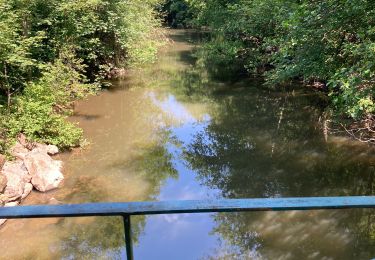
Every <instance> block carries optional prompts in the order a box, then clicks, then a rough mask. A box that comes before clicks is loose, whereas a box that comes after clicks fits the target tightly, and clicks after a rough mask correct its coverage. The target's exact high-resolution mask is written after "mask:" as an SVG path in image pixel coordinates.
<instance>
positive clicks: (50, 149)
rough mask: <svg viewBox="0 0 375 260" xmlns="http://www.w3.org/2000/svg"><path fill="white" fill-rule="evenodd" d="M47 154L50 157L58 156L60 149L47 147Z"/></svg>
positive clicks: (52, 146) (51, 146)
mask: <svg viewBox="0 0 375 260" xmlns="http://www.w3.org/2000/svg"><path fill="white" fill-rule="evenodd" d="M47 153H48V154H49V155H56V154H58V153H59V148H58V147H57V146H56V145H52V144H50V145H47Z"/></svg>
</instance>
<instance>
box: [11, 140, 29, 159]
mask: <svg viewBox="0 0 375 260" xmlns="http://www.w3.org/2000/svg"><path fill="white" fill-rule="evenodd" d="M29 152H30V151H29V150H28V149H27V148H25V147H24V146H23V145H22V144H20V143H19V142H17V143H16V144H15V145H14V146H13V147H12V148H11V149H10V153H11V155H13V156H14V157H16V158H18V159H20V160H24V159H25V156H26V155H27V154H28V153H29Z"/></svg>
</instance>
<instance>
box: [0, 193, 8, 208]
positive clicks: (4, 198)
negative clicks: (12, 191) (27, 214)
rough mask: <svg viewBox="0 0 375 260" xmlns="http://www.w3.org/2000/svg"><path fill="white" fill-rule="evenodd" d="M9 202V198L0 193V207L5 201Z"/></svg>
mask: <svg viewBox="0 0 375 260" xmlns="http://www.w3.org/2000/svg"><path fill="white" fill-rule="evenodd" d="M8 202H9V198H8V197H7V196H5V195H4V194H0V207H1V206H4V205H5V203H8Z"/></svg>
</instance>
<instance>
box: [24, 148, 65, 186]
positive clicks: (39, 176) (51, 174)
mask: <svg viewBox="0 0 375 260" xmlns="http://www.w3.org/2000/svg"><path fill="white" fill-rule="evenodd" d="M24 163H25V165H26V168H27V170H28V172H29V174H30V175H31V183H32V184H33V186H34V187H35V188H36V189H37V190H39V191H42V192H46V191H49V190H52V189H55V188H58V186H59V185H60V183H61V182H62V180H63V179H64V176H63V174H62V173H61V168H62V162H61V161H56V160H53V159H52V158H51V157H50V156H49V155H48V154H47V153H45V152H44V151H42V150H41V149H35V150H33V151H31V152H30V153H28V154H27V155H26V157H25V160H24Z"/></svg>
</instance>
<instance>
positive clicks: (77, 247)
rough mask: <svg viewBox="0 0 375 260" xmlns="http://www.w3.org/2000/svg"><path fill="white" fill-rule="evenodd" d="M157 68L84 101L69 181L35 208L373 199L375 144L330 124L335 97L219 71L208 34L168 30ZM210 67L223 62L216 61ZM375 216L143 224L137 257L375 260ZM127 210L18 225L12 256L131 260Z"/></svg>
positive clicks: (254, 216)
mask: <svg viewBox="0 0 375 260" xmlns="http://www.w3.org/2000/svg"><path fill="white" fill-rule="evenodd" d="M169 35H170V37H171V39H173V41H174V42H173V43H171V44H170V45H168V46H167V47H166V48H165V49H164V50H162V51H161V53H160V59H159V61H158V62H157V63H156V64H153V65H150V66H149V67H146V68H144V69H142V70H140V71H133V72H129V75H128V76H127V77H126V78H125V79H123V80H119V81H116V82H113V86H112V87H111V88H109V89H108V90H106V91H104V92H103V93H101V94H100V95H98V96H93V97H90V98H89V99H88V100H86V101H83V102H79V103H78V104H77V106H76V112H75V115H74V116H73V117H72V118H71V120H72V121H75V122H78V123H79V124H80V126H81V127H82V128H83V129H84V130H85V136H86V138H87V140H88V142H90V145H88V146H87V147H86V148H85V149H83V150H76V151H74V152H71V153H67V154H63V155H61V156H60V158H61V159H62V160H63V161H64V163H65V168H64V174H65V177H66V180H65V182H64V185H63V187H62V188H60V189H58V190H56V191H53V192H50V193H47V194H40V193H37V192H33V193H32V195H31V196H30V197H29V198H28V199H27V200H26V202H25V203H26V204H40V203H82V202H99V201H149V200H187V199H206V198H253V197H254V198H259V197H296V196H349V195H374V187H375V186H374V184H375V182H374V174H375V153H374V150H373V148H370V147H368V146H366V145H363V144H360V143H357V142H353V141H350V140H348V139H347V138H345V137H340V136H336V137H333V136H330V137H328V139H327V138H326V137H325V135H324V131H323V130H322V129H321V123H320V122H321V120H322V119H321V118H322V112H323V110H324V105H325V103H326V101H325V99H324V96H322V95H320V94H319V93H317V92H312V91H310V90H308V89H306V88H303V87H301V86H290V87H285V88H282V89H281V88H279V89H267V88H265V87H263V86H262V81H261V80H256V79H251V80H250V79H246V80H244V79H241V80H240V79H237V80H233V79H232V80H231V81H229V82H228V81H227V82H220V81H215V80H213V79H210V77H209V75H208V73H207V70H206V69H205V68H202V67H201V66H198V64H196V59H195V58H194V55H193V54H194V53H195V48H194V47H195V45H196V43H197V39H199V35H198V34H196V33H194V32H191V31H184V30H176V31H170V32H169ZM210 69H212V68H210ZM374 218H375V215H374V211H373V210H340V211H337V210H331V211H328V210H322V211H307V212H295V211H291V212H264V213H230V214H196V215H194V214H193V215H188V214H183V215H165V216H149V217H137V218H135V219H134V221H133V223H134V233H135V236H134V238H135V240H136V241H135V242H136V245H135V257H136V259H371V258H374V257H375V246H374V245H375V224H374V223H375V222H374V221H373V219H374ZM122 232H123V230H122V222H121V219H119V218H81V219H49V220H12V221H9V222H8V224H7V225H5V226H4V227H3V228H1V229H0V246H1V255H0V258H1V259H51V258H59V259H121V258H123V257H124V256H125V255H124V248H123V247H122V246H123V233H122Z"/></svg>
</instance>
